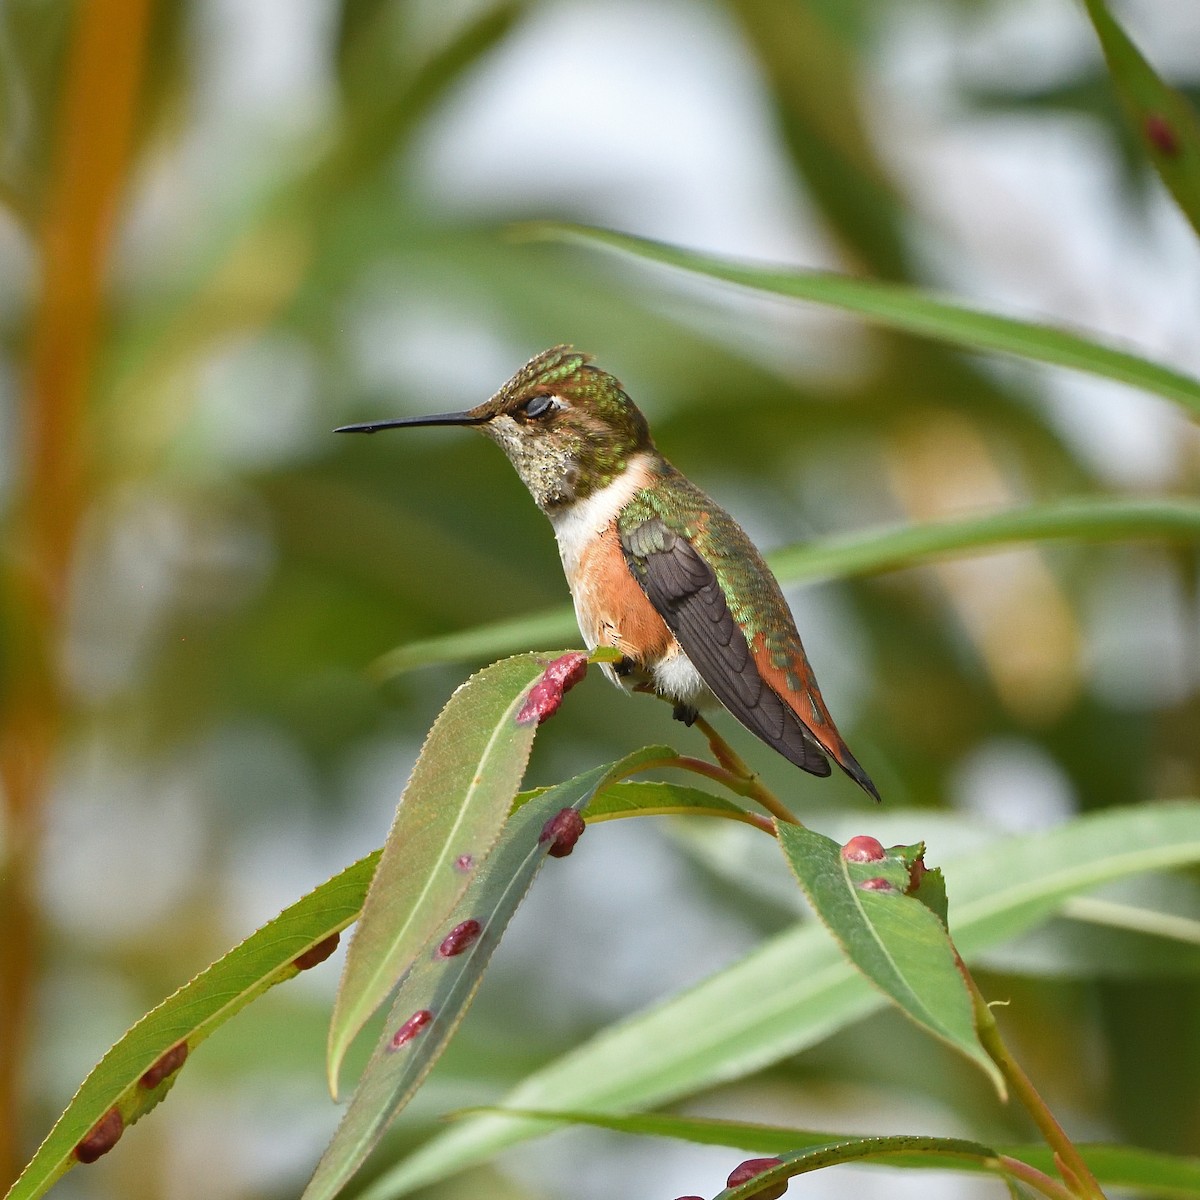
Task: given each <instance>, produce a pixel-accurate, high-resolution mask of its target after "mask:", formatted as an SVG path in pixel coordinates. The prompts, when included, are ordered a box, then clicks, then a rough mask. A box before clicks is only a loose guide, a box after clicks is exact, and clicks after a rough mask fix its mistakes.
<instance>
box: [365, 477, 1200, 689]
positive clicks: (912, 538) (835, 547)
mask: <svg viewBox="0 0 1200 1200" xmlns="http://www.w3.org/2000/svg"><path fill="white" fill-rule="evenodd" d="M1198 536H1200V504H1197V503H1196V502H1195V501H1193V500H1110V499H1101V500H1097V499H1090V498H1079V499H1072V500H1060V501H1056V502H1054V503H1051V504H1039V505H1034V506H1032V507H1029V508H1017V509H1010V510H1008V511H1005V512H998V513H989V514H987V515H986V516H973V517H967V518H964V519H960V520H954V521H932V522H929V523H928V524H924V525H907V526H897V527H892V528H888V529H881V530H873V531H870V532H867V533H855V534H850V535H848V536H843V537H836V538H829V539H827V540H825V541H821V542H815V543H813V544H811V545H804V546H790V547H787V548H785V549H782V550H776V551H774V552H772V553H771V554H768V555H767V561H768V562H769V563H770V565H771V569H772V570H773V571H774V572H775V573H776V575H778V577H779V579H780V581H781V582H783V583H798V582H802V581H808V580H816V579H842V578H847V577H849V576H855V575H869V574H871V573H873V572H875V571H892V570H898V569H900V568H903V567H911V566H913V565H914V564H917V563H922V562H928V561H930V560H932V559H940V558H944V557H946V556H947V555H952V554H970V553H973V552H977V551H980V550H986V549H989V548H991V547H994V546H1006V545H1011V544H1013V543H1019V542H1031V541H1049V540H1052V539H1061V538H1086V539H1089V540H1090V539H1096V540H1101V539H1105V540H1107V539H1121V538H1133V537H1165V538H1180V539H1195V538H1196V537H1198ZM577 633H578V631H577V627H576V624H575V616H574V614H573V612H572V611H571V609H570V607H569V606H567V605H559V606H556V607H554V608H550V609H543V610H542V611H540V612H536V613H530V614H529V615H528V616H525V617H517V618H514V619H512V620H507V621H497V622H492V623H489V624H487V625H480V626H477V627H476V628H474V629H467V630H463V631H461V632H459V633H452V634H448V635H446V636H443V637H436V638H427V639H424V640H422V641H419V642H410V643H409V644H408V645H406V646H400V647H398V648H397V649H395V650H392V651H390V652H389V653H387V654H385V655H383V656H382V657H381V658H379V659H377V660H376V662H375V663H374V665H373V666H372V668H371V669H372V672H373V673H374V674H375V675H376V677H378V678H381V679H386V678H390V677H392V676H394V675H399V674H402V673H404V672H405V671H411V670H414V669H415V668H417V667H423V666H429V665H431V664H433V663H449V662H468V661H473V660H479V659H486V658H490V657H495V656H496V655H498V654H510V653H512V652H513V651H516V650H524V649H527V648H528V647H529V646H536V645H543V646H545V645H553V644H554V643H555V642H561V641H567V640H569V639H570V638H571V637H574V636H577Z"/></svg>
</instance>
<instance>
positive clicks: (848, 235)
mask: <svg viewBox="0 0 1200 1200" xmlns="http://www.w3.org/2000/svg"><path fill="white" fill-rule="evenodd" d="M729 7H730V9H731V10H732V13H733V15H734V17H735V18H736V19H737V21H738V22H739V23H740V25H741V27H742V29H743V30H744V31H745V34H746V37H747V40H748V41H749V42H750V44H751V45H752V46H753V49H754V52H755V57H756V60H757V62H758V65H759V67H760V69H761V70H762V71H763V73H764V74H765V75H766V77H767V82H768V84H769V91H768V95H769V97H770V99H771V100H772V101H773V103H774V106H775V115H776V118H777V120H778V122H779V125H780V129H781V132H782V134H783V141H784V144H785V145H786V147H787V149H788V151H789V153H790V156H791V160H792V162H793V164H794V165H795V167H796V168H797V169H798V170H799V172H800V174H801V175H802V176H803V179H804V188H805V191H806V192H807V193H808V196H809V197H810V198H811V199H812V201H813V202H814V203H815V204H816V206H817V207H818V208H819V209H820V212H821V216H822V218H823V219H824V221H825V223H826V225H827V226H828V227H829V228H830V229H831V230H832V231H833V233H834V234H835V236H836V237H837V239H838V242H839V244H840V247H841V249H842V252H843V255H844V258H845V260H846V261H848V262H850V263H853V264H854V265H855V267H860V266H861V267H862V268H863V269H864V270H866V271H868V272H870V273H871V274H873V275H880V276H883V277H885V278H889V279H903V278H905V276H906V275H907V274H908V266H907V259H908V252H907V248H906V246H905V237H904V235H905V229H906V224H907V218H906V214H905V209H904V204H903V200H902V197H901V196H900V194H899V191H898V189H897V188H896V187H895V186H894V184H893V183H892V181H891V180H890V179H889V178H888V172H887V170H886V168H885V167H884V165H883V163H882V162H881V160H880V158H879V155H878V152H877V150H876V145H875V142H876V139H875V138H873V137H872V135H871V131H870V128H869V123H868V121H867V120H866V119H865V116H864V111H863V108H864V106H863V102H862V97H861V95H860V92H859V86H858V84H859V74H860V70H861V67H860V63H859V61H858V59H857V55H856V54H855V53H854V48H853V47H852V46H850V45H849V44H848V42H847V39H846V38H845V36H844V34H840V33H839V30H838V23H839V22H840V21H844V19H845V16H846V12H847V6H846V5H845V4H844V3H842V4H837V5H834V6H829V7H832V8H835V9H837V10H838V14H839V15H837V16H835V15H834V14H833V13H832V12H831V11H825V12H821V11H820V10H819V9H818V8H817V6H815V5H812V4H794V3H792V2H791V0H731V3H730V5H729ZM832 96H836V97H837V98H838V99H837V103H836V104H831V103H830V97H832Z"/></svg>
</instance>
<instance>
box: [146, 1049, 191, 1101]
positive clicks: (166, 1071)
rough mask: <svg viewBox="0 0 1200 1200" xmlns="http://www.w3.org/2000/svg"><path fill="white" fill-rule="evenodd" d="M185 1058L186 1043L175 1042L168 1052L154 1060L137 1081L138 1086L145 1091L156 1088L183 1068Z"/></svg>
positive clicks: (186, 1053) (186, 1054)
mask: <svg viewBox="0 0 1200 1200" xmlns="http://www.w3.org/2000/svg"><path fill="white" fill-rule="evenodd" d="M187 1056H188V1044H187V1042H176V1043H175V1045H174V1046H172V1047H171V1048H170V1050H168V1051H166V1053H164V1054H160V1055H159V1056H158V1058H157V1059H155V1061H154V1063H153V1065H152V1066H151V1067H150V1068H149V1069H148V1070H147V1071H145V1072H144V1073H143V1075H142V1077H141V1078H140V1079H139V1080H138V1086H139V1087H144V1088H145V1089H146V1090H147V1091H149V1090H150V1089H151V1088H156V1087H158V1085H159V1084H160V1083H162V1081H163V1080H164V1079H166V1077H167V1076H168V1075H174V1074H175V1072H176V1071H178V1070H179V1068H180V1067H182V1066H183V1063H184V1060H185V1059H186V1058H187Z"/></svg>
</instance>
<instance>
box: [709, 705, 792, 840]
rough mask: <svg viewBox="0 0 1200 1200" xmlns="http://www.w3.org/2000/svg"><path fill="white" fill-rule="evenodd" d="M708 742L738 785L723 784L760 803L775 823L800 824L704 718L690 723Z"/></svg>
mask: <svg viewBox="0 0 1200 1200" xmlns="http://www.w3.org/2000/svg"><path fill="white" fill-rule="evenodd" d="M692 724H693V725H695V726H696V728H697V729H699V730H700V732H701V733H702V734H704V736H705V737H706V738H707V739H708V745H709V748H710V749H711V750H712V752H713V757H714V758H715V759H716V760H717V762H719V763H720V764H721V766H722V767H723V768H724V769H725V771H726V772H727V773H728V774H729V775H730V776H731V777H732V778H733V779H735V780H736V781H737V786H736V787H734V786H733V785H731V784H726V786H727V787H730V788H731V790H732V791H735V792H737V794H738V795H739V796H745V797H747V798H748V799H750V800H754V801H756V802H757V803H759V804H761V805H762V806H763V808H765V809H766V810H767V812H769V813H770V814H771V815H772V816H773V817H774V818H775V819H776V820H777V821H782V822H784V824H786V825H799V824H800V822H799V821H798V820H797V819H796V816H795V814H794V813H793V812H792V810H791V809H790V808H788V806H787V805H786V804H784V802H783V801H782V800H780V799H779V797H778V796H776V795H775V793H774V792H773V791H771V789H770V788H769V787H767V785H766V784H765V783H763V781H762V780H761V779H760V778H759V776H758V773H757V772H755V771H752V770H751V769H750V767H748V766H747V765H746V763H745V761H744V760H743V759H742V757H741V756H740V755H739V754H738V752H737V751H736V750H734V748H733V747H732V746H731V745H730V744H729V743H728V742H727V741H726V740H725V739H724V738H723V737H722V736H721V735H720V734H719V733H718V732H717V731H716V730H715V729H714V728H713V727H712V726H711V725H710V724H709V723H708V721H707V720H706V719H705V718H704V717H700V716H698V717H696V719H695V720H694V721H693V722H692Z"/></svg>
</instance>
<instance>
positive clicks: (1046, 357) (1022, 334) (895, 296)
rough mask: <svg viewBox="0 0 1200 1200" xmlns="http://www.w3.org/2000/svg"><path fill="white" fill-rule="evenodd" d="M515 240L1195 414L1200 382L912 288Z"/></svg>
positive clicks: (576, 233) (595, 232)
mask: <svg viewBox="0 0 1200 1200" xmlns="http://www.w3.org/2000/svg"><path fill="white" fill-rule="evenodd" d="M517 233H518V236H520V237H524V238H530V239H546V240H552V241H563V242H578V243H580V244H581V245H585V246H598V247H602V248H605V249H610V250H616V251H619V252H621V253H624V254H627V255H630V256H632V257H633V258H635V259H639V260H641V261H644V262H652V263H659V264H662V265H664V266H668V267H676V268H678V269H680V270H683V271H688V272H690V273H692V274H694V275H701V276H704V277H705V278H707V279H718V280H722V281H724V282H726V283H733V284H737V285H739V286H741V287H745V288H750V289H751V290H753V291H757V292H763V293H766V294H768V295H772V296H788V297H791V298H793V299H796V300H807V301H811V302H813V303H816V304H825V305H828V306H829V307H831V308H839V309H842V310H843V311H845V312H852V313H857V314H858V315H859V316H862V317H865V318H867V319H868V320H870V321H874V322H876V323H878V324H880V325H884V326H886V327H888V328H891V329H900V330H904V331H905V332H908V333H915V334H919V335H921V336H923V337H929V338H933V339H935V340H937V341H942V342H947V343H949V344H951V345H955V346H961V347H963V348H965V349H968V350H980V351H988V352H995V353H1002V354H1015V355H1017V356H1018V357H1020V358H1027V359H1031V360H1032V361H1034V362H1043V363H1050V364H1052V365H1054V366H1060V367H1070V368H1072V369H1074V370H1077V371H1085V372H1087V373H1088V374H1091V375H1099V376H1100V377H1101V378H1104V379H1112V380H1115V381H1117V382H1118V383H1128V384H1131V385H1132V386H1134V387H1139V388H1143V389H1144V390H1146V391H1148V392H1153V393H1154V394H1156V395H1159V396H1165V397H1166V398H1167V399H1168V400H1174V401H1175V402H1176V403H1177V404H1181V405H1183V406H1184V407H1185V408H1188V409H1190V410H1191V411H1192V412H1193V413H1200V380H1197V379H1194V378H1192V377H1191V376H1188V375H1184V374H1183V373H1182V372H1180V371H1175V370H1172V369H1171V368H1170V367H1166V366H1163V365H1162V364H1161V363H1156V362H1152V361H1151V360H1149V359H1147V358H1142V357H1140V356H1139V355H1136V354H1130V353H1128V352H1127V351H1124V350H1118V349H1116V348H1114V347H1112V346H1108V345H1105V344H1103V343H1101V342H1097V341H1095V340H1093V339H1091V338H1086V337H1082V336H1081V335H1079V334H1076V333H1069V332H1067V331H1066V330H1063V329H1054V328H1051V327H1050V326H1048V325H1038V324H1035V323H1033V322H1031V321H1019V320H1016V319H1015V318H1013V317H1003V316H999V315H997V314H995V313H986V312H980V311H979V310H977V309H972V308H967V307H965V306H963V305H960V304H955V303H953V302H951V301H948V300H941V299H937V298H935V297H933V296H931V295H929V294H928V293H925V292H922V291H920V290H918V289H916V288H910V287H902V286H898V285H896V284H891V283H881V282H879V281H877V280H871V279H853V278H851V277H850V276H847V275H837V274H833V273H832V272H827V271H804V270H797V269H795V268H783V267H776V266H762V265H755V264H750V263H741V262H735V261H732V260H729V259H722V258H714V257H712V256H711V255H707V254H700V253H697V252H696V251H693V250H687V249H685V248H683V247H680V246H672V245H669V244H668V243H666V242H656V241H651V240H650V239H649V238H639V237H633V236H632V235H630V234H625V233H617V232H615V231H613V230H611V229H598V228H594V227H591V226H586V225H567V224H558V223H553V222H544V223H538V224H530V225H525V226H520V227H519V228H518V231H517Z"/></svg>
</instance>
